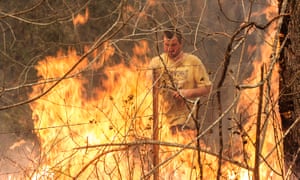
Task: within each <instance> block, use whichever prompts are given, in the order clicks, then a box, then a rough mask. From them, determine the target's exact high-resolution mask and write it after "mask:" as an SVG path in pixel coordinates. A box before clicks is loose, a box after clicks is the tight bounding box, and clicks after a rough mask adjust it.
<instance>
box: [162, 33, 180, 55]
mask: <svg viewBox="0 0 300 180" xmlns="http://www.w3.org/2000/svg"><path fill="white" fill-rule="evenodd" d="M181 50H182V44H181V43H180V42H179V41H178V39H177V37H176V36H174V37H173V38H172V39H168V38H167V37H164V52H165V53H167V54H168V56H169V57H170V58H172V59H174V58H176V57H177V56H178V55H179V54H180V53H181Z"/></svg>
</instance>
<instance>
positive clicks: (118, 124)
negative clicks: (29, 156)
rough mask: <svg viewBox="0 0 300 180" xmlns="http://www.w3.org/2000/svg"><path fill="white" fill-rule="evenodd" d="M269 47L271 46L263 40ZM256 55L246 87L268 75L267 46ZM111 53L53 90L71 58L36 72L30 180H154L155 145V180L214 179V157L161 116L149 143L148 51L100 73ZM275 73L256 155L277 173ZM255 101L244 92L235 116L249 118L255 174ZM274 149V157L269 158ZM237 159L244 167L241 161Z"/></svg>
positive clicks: (231, 172) (47, 62)
mask: <svg viewBox="0 0 300 180" xmlns="http://www.w3.org/2000/svg"><path fill="white" fill-rule="evenodd" d="M150 2H152V3H154V1H149V3H150ZM273 11H274V10H273ZM79 17H80V18H79ZM77 18H78V20H77ZM87 18H88V11H87V10H86V14H85V16H84V17H83V16H81V15H78V16H77V17H76V18H74V21H73V22H74V25H76V24H78V23H79V24H80V23H81V22H86V20H87ZM79 19H81V20H79ZM270 29H272V28H270ZM273 29H274V28H273ZM266 40H267V41H272V39H268V38H267V39H266ZM256 48H259V47H256ZM260 48H261V49H264V50H263V51H262V52H264V53H263V54H262V55H261V60H258V61H255V63H254V71H253V72H255V73H253V76H251V78H249V79H248V83H257V82H259V81H260V80H261V79H260V76H257V74H258V73H257V72H260V73H266V72H267V71H268V69H265V70H264V72H261V71H260V69H261V66H262V65H264V66H266V67H269V65H270V62H269V61H268V60H269V59H270V58H269V56H270V53H271V50H272V49H271V47H270V46H268V45H267V43H266V44H264V45H262V46H261V47H260ZM99 53H100V56H99V57H98V55H99ZM114 53H115V49H114V47H113V46H112V45H111V44H110V43H109V42H106V43H105V44H104V45H103V47H102V48H101V52H98V51H97V52H96V51H95V53H94V58H98V59H99V60H98V61H97V62H94V61H92V64H90V63H91V62H90V59H88V58H85V59H84V60H83V61H82V62H81V63H80V64H79V65H78V66H77V67H76V68H75V69H74V70H73V71H72V74H70V75H69V76H68V77H66V78H65V79H63V80H62V81H61V82H60V83H58V84H57V85H56V86H55V87H53V88H52V86H53V84H54V83H55V82H56V81H57V80H58V79H59V78H61V77H63V76H64V75H65V73H67V72H68V71H69V70H70V69H71V68H73V66H74V65H75V64H76V63H77V62H78V60H79V59H80V58H81V57H80V56H78V55H77V52H76V51H75V50H69V51H68V52H63V51H59V52H58V53H57V55H56V56H49V57H46V58H45V59H43V60H41V61H39V63H38V64H37V65H36V70H37V72H38V76H39V77H40V78H41V79H40V82H41V85H39V86H35V87H34V89H33V91H32V93H31V94H30V96H31V97H35V96H36V95H39V94H41V93H43V92H45V91H47V90H48V88H52V90H51V91H50V92H48V93H47V94H45V95H44V96H42V97H41V98H40V99H38V100H37V101H35V102H33V103H31V109H32V111H33V115H32V116H33V120H34V124H35V129H36V133H37V134H38V136H39V139H40V143H41V157H40V160H39V167H40V168H39V169H37V171H36V172H35V178H41V177H46V178H49V179H107V178H110V179H147V178H149V177H150V179H151V178H152V177H153V170H154V168H155V167H153V164H152V161H153V159H152V158H153V151H152V145H153V144H157V143H159V145H160V147H159V163H160V164H159V178H160V179H199V177H202V179H216V177H217V176H218V174H217V168H218V164H217V163H218V155H215V154H213V153H210V152H209V147H206V145H205V144H201V146H200V148H201V151H197V150H198V149H199V147H197V146H196V142H195V137H191V138H187V137H184V136H181V135H172V134H171V133H170V131H169V129H168V125H167V123H166V121H165V118H164V117H163V116H162V115H160V116H159V139H158V140H157V141H154V140H153V139H152V133H153V129H152V114H153V110H152V101H153V97H152V94H151V90H152V82H151V80H150V79H149V78H148V77H147V75H146V74H147V68H145V67H147V63H148V61H149V57H148V56H147V54H148V53H149V47H148V43H147V42H146V41H140V42H139V43H137V44H136V45H135V46H134V48H133V54H134V55H133V57H132V59H131V62H130V64H126V63H119V64H117V65H115V66H111V67H108V66H105V65H104V64H105V63H104V62H107V61H112V60H113V59H112V58H113V55H114ZM91 66H92V67H91ZM274 68H275V69H274V70H273V74H272V79H271V81H270V84H272V85H271V87H272V88H271V89H270V92H271V93H270V94H271V96H270V99H268V102H267V100H266V99H264V101H263V108H264V109H265V110H268V113H269V114H264V115H263V117H262V121H263V123H262V124H264V126H262V129H263V131H264V130H266V132H268V136H264V137H265V139H262V140H261V141H262V146H261V154H262V155H263V156H264V157H265V158H266V159H265V160H266V162H268V163H269V165H271V166H272V167H273V168H274V169H275V170H279V165H280V162H278V161H279V156H278V151H276V150H279V152H281V151H280V149H277V148H275V145H274V139H273V138H274V137H276V136H277V135H278V136H279V137H278V138H280V133H279V132H278V131H277V130H280V126H274V125H278V124H279V123H278V122H279V120H278V119H276V118H278V117H279V115H278V114H277V113H276V112H278V111H277V106H276V105H275V104H276V98H277V97H278V92H276V91H275V90H276V89H277V90H278V87H276V85H277V84H278V76H276V73H277V71H278V69H277V66H275V67H274ZM100 69H101V71H100ZM89 70H93V71H95V72H100V73H101V77H103V78H100V79H99V81H98V83H99V87H101V88H95V91H96V92H95V94H96V95H92V96H90V94H89V93H91V92H90V91H88V90H87V86H88V83H89V80H90V79H89V78H88V77H86V76H85V73H84V72H85V71H89ZM45 81H48V82H46V83H45ZM96 86H97V85H96ZM265 90H267V87H266V86H265ZM258 94H259V91H258V88H253V89H246V90H244V91H243V92H242V95H241V100H240V104H239V110H240V111H242V110H246V109H247V113H248V115H249V117H247V118H249V119H248V120H247V123H246V124H245V127H244V130H245V132H246V133H247V134H248V136H247V138H248V139H247V140H248V142H249V143H248V144H247V145H246V151H247V153H249V154H247V155H249V159H248V160H247V161H248V162H247V163H248V165H249V166H250V167H251V168H253V167H254V157H253V155H252V154H251V152H254V151H255V147H254V146H253V145H252V144H251V143H250V141H252V142H255V139H256V138H255V137H256V136H255V135H256V134H255V123H253V122H255V121H256V119H257V116H251V115H253V114H255V113H257V110H258V107H257V103H258V101H257V99H253V98H252V97H259V96H258ZM274 127H275V128H277V129H275V128H274ZM272 149H275V151H273V152H271V153H270V150H272ZM269 153H270V154H269ZM279 154H280V153H279ZM235 158H236V159H237V160H238V161H243V158H242V157H235ZM266 162H261V165H260V167H259V168H260V172H261V177H262V178H263V179H268V178H269V179H270V178H271V177H272V176H273V177H275V175H274V174H272V171H271V169H270V168H269V167H268V165H267V163H266ZM222 165H223V166H224V167H222V172H221V173H222V178H224V179H252V177H253V172H252V171H249V170H248V169H247V168H246V167H245V166H240V165H238V164H236V163H234V162H232V161H226V160H224V162H223V163H222Z"/></svg>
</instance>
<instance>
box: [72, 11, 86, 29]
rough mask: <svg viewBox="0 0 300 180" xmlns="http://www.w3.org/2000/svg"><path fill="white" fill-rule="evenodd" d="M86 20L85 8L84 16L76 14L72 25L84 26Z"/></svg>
mask: <svg viewBox="0 0 300 180" xmlns="http://www.w3.org/2000/svg"><path fill="white" fill-rule="evenodd" d="M88 18H89V10H88V8H86V9H85V14H84V15H81V14H78V15H77V16H76V17H75V18H73V24H74V26H76V25H78V24H85V23H86V22H87V20H88Z"/></svg>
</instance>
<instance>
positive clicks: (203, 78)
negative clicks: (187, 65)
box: [194, 58, 211, 87]
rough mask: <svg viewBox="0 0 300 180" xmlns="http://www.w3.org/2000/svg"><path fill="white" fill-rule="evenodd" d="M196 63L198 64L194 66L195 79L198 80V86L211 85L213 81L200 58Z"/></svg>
mask: <svg viewBox="0 0 300 180" xmlns="http://www.w3.org/2000/svg"><path fill="white" fill-rule="evenodd" d="M196 64H197V65H196V66H194V79H195V81H196V86H197V87H202V86H209V85H211V81H210V79H209V75H208V73H207V71H206V68H205V66H204V65H203V63H202V61H201V60H200V59H199V58H197V60H196Z"/></svg>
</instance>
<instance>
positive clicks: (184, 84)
mask: <svg viewBox="0 0 300 180" xmlns="http://www.w3.org/2000/svg"><path fill="white" fill-rule="evenodd" d="M150 68H152V69H155V71H156V74H157V77H158V78H159V81H158V87H159V92H160V97H161V98H160V101H159V102H160V105H161V106H162V107H163V108H162V111H163V112H162V113H163V114H164V115H165V116H166V118H167V121H168V122H169V123H170V126H176V125H185V126H187V127H190V128H194V127H195V125H194V122H193V120H192V119H190V120H189V121H187V117H188V115H189V113H190V112H191V111H190V110H189V108H188V107H187V103H186V102H184V100H183V99H180V100H178V99H175V98H174V97H173V92H172V91H176V90H177V89H186V88H197V87H201V86H208V85H211V81H210V80H209V76H208V74H207V72H206V69H205V67H204V65H203V64H202V62H201V60H200V59H199V58H198V57H197V56H195V55H192V54H188V53H183V54H182V56H181V58H180V59H178V60H177V61H176V62H174V61H173V60H171V59H170V58H169V57H168V56H167V54H166V53H163V54H161V55H160V56H157V57H154V58H153V59H152V60H151V62H150ZM189 107H190V108H191V105H190V106H189Z"/></svg>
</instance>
